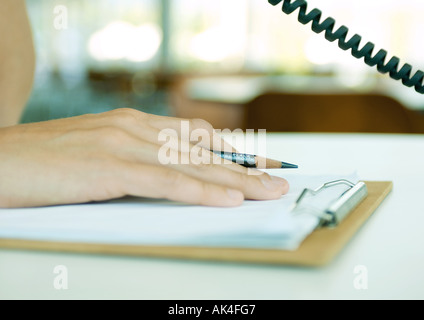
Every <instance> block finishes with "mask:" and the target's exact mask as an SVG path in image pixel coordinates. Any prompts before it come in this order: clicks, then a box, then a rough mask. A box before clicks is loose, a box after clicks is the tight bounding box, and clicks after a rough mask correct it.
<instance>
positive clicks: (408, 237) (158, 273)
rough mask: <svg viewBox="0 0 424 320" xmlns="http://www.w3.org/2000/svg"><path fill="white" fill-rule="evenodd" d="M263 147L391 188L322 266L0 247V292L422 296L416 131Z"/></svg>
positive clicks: (5, 295)
mask: <svg viewBox="0 0 424 320" xmlns="http://www.w3.org/2000/svg"><path fill="white" fill-rule="evenodd" d="M267 150H268V153H267V154H268V156H270V157H275V158H281V159H284V160H285V161H289V162H292V163H297V164H299V166H300V169H299V170H298V171H297V172H298V174H328V173H351V172H352V171H355V170H356V171H357V172H358V174H359V176H360V177H361V179H364V180H391V181H393V183H394V188H393V191H392V193H391V194H390V195H389V196H388V198H387V199H386V200H385V201H384V203H383V204H382V205H381V206H380V207H379V208H378V209H377V211H376V212H375V214H374V215H373V216H372V217H371V218H370V220H368V222H367V223H366V224H365V225H364V226H363V227H362V228H361V229H360V231H359V232H358V233H357V234H356V235H355V236H354V237H353V239H352V240H351V241H350V242H349V244H348V245H347V246H346V247H345V248H344V249H343V251H342V252H341V254H340V255H338V256H337V257H336V259H335V260H334V261H333V262H332V263H331V264H329V265H327V266H325V267H323V268H318V269H315V268H298V267H286V266H268V265H251V264H236V263H214V262H212V263H211V262H198V261H182V260H171V259H154V258H136V257H117V256H102V255H84V254H64V253H48V252H29V251H14V250H0V299H154V300H159V299H183V300H184V299H423V298H424V273H423V272H422V270H424V248H423V246H424V232H423V231H424V201H422V197H423V192H422V190H423V189H422V183H423V181H424V166H423V160H424V135H365V134H362V135H355V134H344V135H338V134H269V135H268V138H267ZM59 265H62V266H65V267H66V269H67V272H68V289H67V290H57V289H55V288H54V279H55V277H56V276H57V274H55V273H54V269H55V267H56V266H59ZM358 277H360V279H359V278H358ZM358 281H360V283H361V284H364V283H366V284H367V288H366V289H361V287H358V286H357V284H358ZM364 281H366V282H364Z"/></svg>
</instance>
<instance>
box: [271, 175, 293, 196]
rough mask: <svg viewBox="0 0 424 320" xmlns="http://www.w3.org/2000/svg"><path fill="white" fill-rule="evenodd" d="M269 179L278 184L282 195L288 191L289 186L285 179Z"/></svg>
mask: <svg viewBox="0 0 424 320" xmlns="http://www.w3.org/2000/svg"><path fill="white" fill-rule="evenodd" d="M271 179H272V180H273V181H275V182H276V183H279V184H280V186H281V187H282V190H283V193H284V194H286V193H287V192H288V191H289V188H290V186H289V182H288V181H287V180H286V179H283V178H280V177H276V176H271Z"/></svg>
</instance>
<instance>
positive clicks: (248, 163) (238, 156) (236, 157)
mask: <svg viewBox="0 0 424 320" xmlns="http://www.w3.org/2000/svg"><path fill="white" fill-rule="evenodd" d="M213 152H214V153H215V154H217V155H219V156H221V158H223V159H226V160H230V161H232V162H235V163H238V164H240V165H242V166H244V167H246V168H257V169H296V168H298V166H297V165H295V164H291V163H287V162H282V161H278V160H273V159H268V158H262V157H259V156H257V155H253V154H246V153H236V152H224V151H213ZM264 165H265V166H264Z"/></svg>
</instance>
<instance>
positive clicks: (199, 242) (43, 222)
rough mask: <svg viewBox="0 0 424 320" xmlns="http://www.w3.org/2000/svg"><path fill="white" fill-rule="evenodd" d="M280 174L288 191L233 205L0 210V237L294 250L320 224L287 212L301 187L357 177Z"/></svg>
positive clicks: (150, 203) (140, 202) (129, 202)
mask: <svg viewBox="0 0 424 320" xmlns="http://www.w3.org/2000/svg"><path fill="white" fill-rule="evenodd" d="M273 174H275V172H273ZM284 177H285V178H286V179H287V180H288V181H289V183H290V191H289V193H288V194H287V195H284V196H283V197H282V198H281V199H279V200H271V201H245V202H244V204H243V205H242V206H240V207H237V208H214V207H203V206H191V205H185V204H181V203H175V202H171V201H162V200H149V199H138V198H126V199H120V200H116V201H110V202H105V203H97V204H82V205H67V206H55V207H45V208H29V209H0V238H7V239H25V240H43V241H59V242H78V243H104V244H126V245H165V246H201V247H204V246H210V247H242V248H272V249H285V250H295V249H296V248H298V246H299V245H300V244H301V243H302V241H303V240H304V239H305V238H306V237H307V236H308V235H309V234H310V233H311V232H312V231H313V230H314V229H315V228H316V227H317V224H318V218H317V217H316V216H314V215H313V214H300V215H299V214H293V212H291V211H290V209H291V207H292V205H293V203H294V201H295V200H296V199H297V197H298V196H299V195H300V193H301V192H302V190H303V189H304V188H305V187H308V188H311V189H315V188H317V187H319V186H320V185H321V184H323V183H324V182H327V181H332V180H336V179H342V178H343V179H348V180H351V181H352V182H357V181H358V178H357V176H356V174H351V175H338V176H335V175H326V176H301V175H296V174H291V175H284Z"/></svg>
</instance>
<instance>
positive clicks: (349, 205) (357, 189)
mask: <svg viewBox="0 0 424 320" xmlns="http://www.w3.org/2000/svg"><path fill="white" fill-rule="evenodd" d="M338 185H347V186H348V187H349V189H348V190H346V191H345V192H343V193H342V194H341V195H340V196H339V197H338V198H336V199H334V200H333V201H331V202H330V204H329V205H328V206H326V207H325V208H324V209H322V210H319V209H314V208H309V210H307V212H308V213H310V214H314V215H316V216H318V217H319V218H320V223H319V225H318V227H335V226H337V225H338V224H339V223H340V222H341V221H342V220H343V219H344V218H346V216H347V215H348V214H349V213H350V212H351V211H352V210H353V209H355V208H356V206H357V205H359V203H361V202H362V200H364V199H365V198H366V196H367V195H368V189H367V186H366V184H365V183H364V182H358V183H356V184H355V183H353V182H351V181H349V180H345V179H340V180H334V181H329V182H326V183H324V184H323V185H321V186H320V187H318V188H316V189H309V188H305V189H304V190H303V191H302V193H301V194H300V196H299V198H298V199H297V200H296V202H295V203H294V204H293V207H292V211H299V212H304V211H303V210H302V202H303V201H304V199H305V198H306V197H307V196H308V195H312V196H315V195H317V194H319V193H321V192H322V191H323V190H325V189H328V188H331V187H334V186H338ZM303 209H305V208H303Z"/></svg>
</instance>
